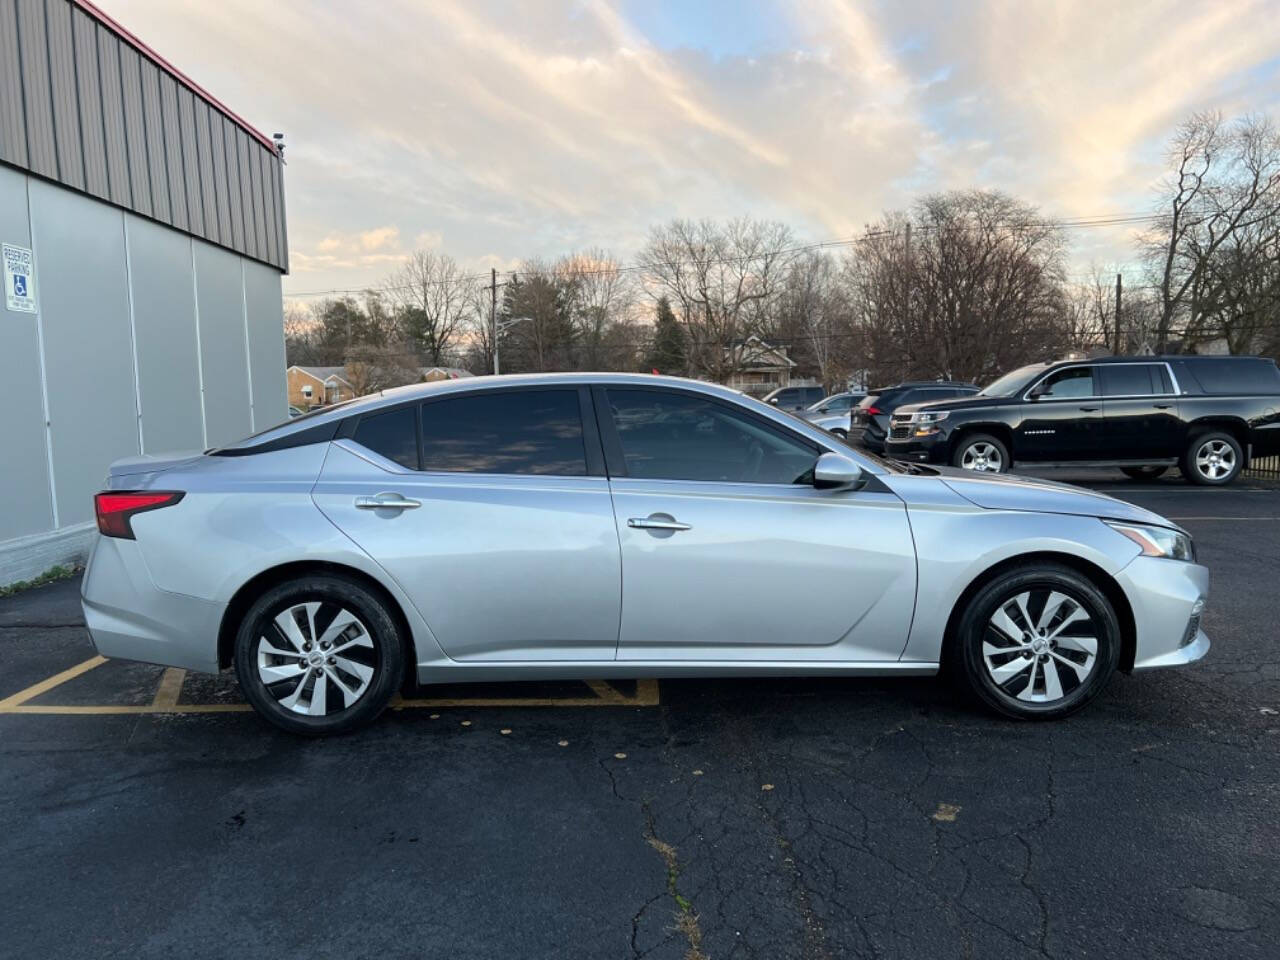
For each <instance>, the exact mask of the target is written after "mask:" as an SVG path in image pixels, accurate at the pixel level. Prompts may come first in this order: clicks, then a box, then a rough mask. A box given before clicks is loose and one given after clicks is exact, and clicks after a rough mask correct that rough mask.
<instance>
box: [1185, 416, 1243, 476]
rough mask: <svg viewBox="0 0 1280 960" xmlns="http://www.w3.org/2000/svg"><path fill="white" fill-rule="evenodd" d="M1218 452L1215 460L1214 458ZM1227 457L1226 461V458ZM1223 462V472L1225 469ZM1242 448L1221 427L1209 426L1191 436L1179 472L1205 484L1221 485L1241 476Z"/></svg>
mask: <svg viewBox="0 0 1280 960" xmlns="http://www.w3.org/2000/svg"><path fill="white" fill-rule="evenodd" d="M1215 456H1217V457H1219V459H1218V460H1216V461H1215V460H1214V459H1213V458H1214V457H1215ZM1228 461H1229V462H1228ZM1224 466H1225V472H1224ZM1243 467H1244V451H1243V450H1242V449H1241V448H1240V442H1239V441H1238V440H1236V438H1235V437H1233V436H1232V435H1231V434H1229V433H1227V432H1226V431H1223V430H1209V431H1206V432H1204V433H1198V434H1196V435H1195V436H1193V437H1192V438H1191V442H1190V443H1188V444H1187V449H1186V450H1185V451H1184V452H1183V454H1182V462H1181V465H1180V468H1181V470H1182V475H1183V476H1184V477H1186V478H1187V480H1188V481H1189V482H1191V483H1194V484H1198V485H1200V486H1205V487H1224V486H1226V485H1227V484H1228V483H1231V482H1232V481H1233V480H1235V478H1236V477H1238V476H1240V471H1241V469H1243Z"/></svg>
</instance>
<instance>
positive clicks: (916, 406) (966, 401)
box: [893, 394, 1009, 415]
mask: <svg viewBox="0 0 1280 960" xmlns="http://www.w3.org/2000/svg"><path fill="white" fill-rule="evenodd" d="M1008 402H1009V398H1008V397H979V396H977V395H976V394H969V396H967V397H952V398H951V399H949V400H930V401H929V402H928V403H904V404H903V405H902V406H900V407H896V408H894V411H893V412H894V414H895V415H896V414H900V413H901V414H907V413H915V412H916V411H917V410H982V409H984V408H986V407H998V406H1001V405H1002V404H1006V403H1008Z"/></svg>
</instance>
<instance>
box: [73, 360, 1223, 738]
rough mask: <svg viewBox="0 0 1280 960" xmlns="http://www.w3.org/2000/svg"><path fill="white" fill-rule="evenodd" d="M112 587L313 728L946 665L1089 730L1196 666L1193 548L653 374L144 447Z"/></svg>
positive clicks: (137, 638) (212, 664) (97, 563)
mask: <svg viewBox="0 0 1280 960" xmlns="http://www.w3.org/2000/svg"><path fill="white" fill-rule="evenodd" d="M96 508H97V517H98V526H99V529H100V531H101V533H100V536H99V537H98V539H97V542H96V544H95V546H94V549H93V553H92V556H91V559H90V561H89V565H88V569H87V571H86V573H85V577H84V586H83V601H84V610H85V617H86V619H87V622H88V626H89V631H90V633H91V634H92V637H93V641H94V643H95V644H96V646H97V648H98V651H99V652H100V653H102V654H103V655H104V656H108V657H122V658H127V659H133V660H144V661H148V662H151V663H159V664H166V665H171V666H177V667H185V668H187V669H189V670H203V671H210V672H212V671H217V670H220V669H224V668H227V667H229V666H232V665H234V668H235V670H236V674H237V676H238V678H239V681H240V684H241V686H242V688H243V690H244V693H245V695H246V697H247V698H248V700H249V701H250V702H251V703H252V704H253V705H254V707H256V708H257V709H258V710H259V711H260V712H261V714H262V715H263V716H264V717H266V718H267V719H268V720H270V721H271V722H273V723H275V724H277V725H278V726H280V727H283V728H285V729H287V730H290V731H294V732H297V733H304V734H322V733H332V732H337V731H342V730H347V729H351V728H353V727H356V726H358V725H360V724H363V723H366V722H368V721H369V720H371V719H373V718H374V717H375V716H377V714H378V713H379V712H380V711H381V710H382V709H383V708H384V707H385V706H386V705H387V703H388V702H389V700H390V699H391V697H392V696H393V695H394V694H395V693H396V692H397V691H398V690H399V689H400V688H401V686H402V683H403V681H404V677H405V671H406V670H407V671H409V672H410V674H411V676H412V678H413V679H414V680H416V681H417V682H419V683H424V684H429V683H453V682H458V681H469V680H526V679H541V678H583V679H587V678H607V677H654V676H658V677H690V676H713V675H714V676H724V675H733V676H747V675H788V674H809V675H817V674H821V675H836V674H839V675H844V676H867V675H922V674H933V673H936V672H938V671H939V669H940V668H941V667H943V666H944V665H945V666H947V667H949V668H951V669H949V670H948V672H949V673H951V674H953V675H954V676H956V677H957V678H958V679H959V680H960V682H961V683H962V684H963V686H964V687H965V688H967V689H968V690H969V691H970V692H971V693H972V695H973V696H974V697H975V698H976V699H977V700H978V701H980V702H982V703H984V704H985V705H986V706H988V707H990V708H991V709H993V710H995V711H998V712H999V713H1002V714H1005V715H1008V716H1012V717H1020V718H1028V719H1047V718H1053V717H1061V716H1064V715H1066V714H1068V713H1071V712H1072V711H1074V710H1076V709H1078V708H1080V707H1082V706H1083V705H1084V704H1086V703H1087V702H1089V701H1090V700H1092V699H1093V698H1094V697H1096V696H1097V695H1098V694H1099V693H1100V692H1101V690H1102V689H1103V688H1104V687H1105V686H1106V684H1107V682H1108V680H1110V678H1111V676H1112V674H1113V673H1114V672H1115V671H1116V670H1117V669H1120V670H1126V671H1130V670H1146V669H1148V668H1153V667H1166V666H1176V665H1181V664H1186V663H1190V662H1192V661H1194V660H1197V659H1199V658H1200V657H1202V656H1204V654H1205V652H1206V651H1207V650H1208V648H1209V640H1208V638H1207V637H1206V636H1205V634H1204V633H1203V632H1202V631H1201V629H1200V616H1201V611H1202V609H1203V607H1204V602H1205V597H1206V594H1207V591H1208V579H1209V577H1208V571H1207V570H1206V569H1205V568H1204V567H1203V566H1199V565H1197V564H1196V562H1195V556H1194V548H1193V546H1192V543H1191V540H1190V538H1189V537H1188V536H1187V534H1186V533H1185V532H1184V531H1182V530H1180V529H1179V528H1178V527H1176V526H1175V525H1174V524H1172V523H1170V522H1169V521H1167V520H1165V519H1163V518H1162V517H1159V516H1157V515H1156V514H1153V513H1150V512H1148V511H1146V510H1143V509H1140V508H1138V507H1135V506H1132V505H1130V504H1127V503H1124V502H1121V501H1119V500H1115V499H1112V498H1110V497H1106V496H1102V495H1100V494H1096V493H1091V492H1088V491H1085V490H1080V489H1076V488H1072V487H1067V486H1063V485H1059V484H1052V483H1046V482H1040V481H1027V480H1016V479H1011V478H1008V477H995V476H975V475H974V474H972V473H968V472H963V471H958V470H948V469H928V468H923V467H912V468H910V469H908V468H904V467H902V466H899V465H897V464H894V463H890V462H887V461H884V460H880V459H877V458H875V457H872V456H871V455H869V454H867V453H865V452H860V451H856V450H853V449H851V448H849V447H847V446H845V445H844V444H842V443H841V442H840V441H839V440H838V439H837V438H835V437H833V436H832V435H831V434H830V433H828V432H826V431H824V430H822V429H820V428H818V427H817V426H815V425H814V424H811V423H808V422H806V421H805V420H803V419H801V418H798V417H793V416H790V415H788V414H786V413H783V412H781V411H778V410H776V409H775V408H773V407H771V406H769V405H768V404H764V403H760V402H759V401H755V400H751V399H749V398H746V397H743V396H742V395H741V394H738V393H736V392H735V391H732V390H728V389H725V388H722V387H717V386H713V385H709V384H704V383H695V382H692V381H686V380H679V379H673V378H666V377H650V376H640V375H628V374H594V375H592V374H561V375H538V376H520V377H501V378H490V377H480V378H476V379H471V380H451V381H442V382H440V383H434V384H425V385H421V386H414V387H405V388H400V389H397V390H388V391H385V392H383V393H381V394H379V395H376V396H370V397H365V398H362V399H360V400H355V401H351V402H348V403H345V404H341V405H337V406H333V407H330V408H325V409H323V410H320V411H317V412H313V413H311V414H308V415H305V416H302V417H297V418H295V419H293V420H291V421H288V422H286V423H284V424H281V425H280V426H278V427H275V428H273V429H271V430H267V431H265V432H264V433H261V434H258V435H256V436H253V437H250V438H249V439H247V440H244V441H241V442H240V443H237V444H234V445H232V446H229V447H225V448H222V449H217V450H212V451H208V452H207V453H204V454H198V453H197V454H187V455H176V456H169V457H157V456H146V457H134V458H130V459H127V460H121V461H118V462H117V463H115V464H113V465H112V467H111V472H110V477H109V480H108V483H107V487H106V489H105V490H103V492H102V493H100V494H99V495H98V496H97V500H96Z"/></svg>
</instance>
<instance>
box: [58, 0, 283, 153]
mask: <svg viewBox="0 0 1280 960" xmlns="http://www.w3.org/2000/svg"><path fill="white" fill-rule="evenodd" d="M71 2H72V3H73V4H75V5H76V6H77V7H79V8H80V9H82V10H83V11H84V12H85V13H87V14H88V15H89V16H91V17H93V19H95V20H97V21H98V22H99V23H100V24H102V25H103V26H104V27H106V28H107V29H108V30H110V31H112V32H113V33H115V34H117V35H119V37H120V38H121V39H122V40H124V41H125V42H126V43H128V44H129V45H130V46H132V47H134V48H135V49H136V50H137V51H138V52H139V53H142V54H144V55H145V56H146V57H147V58H149V59H150V60H153V61H155V63H156V65H157V66H159V67H161V68H162V69H164V70H167V71H168V72H169V73H171V74H173V75H174V76H175V77H176V78H177V79H179V80H181V81H182V82H183V83H184V84H185V85H186V86H188V87H190V88H191V90H193V91H194V92H195V93H198V94H199V95H200V96H201V97H203V98H204V99H205V100H207V101H208V102H209V103H210V105H212V106H214V107H216V108H217V109H218V110H220V111H222V112H223V113H224V114H226V115H227V116H228V117H229V118H230V119H232V120H234V121H235V122H236V123H237V124H239V125H240V126H241V127H243V128H244V130H245V131H246V132H247V133H249V134H251V135H252V136H253V137H254V139H256V140H258V141H259V142H260V143H261V144H262V145H263V146H264V147H266V148H267V149H268V150H270V151H271V153H272V154H273V155H274V154H275V153H276V144H275V141H274V140H272V139H271V138H270V137H268V136H267V135H266V134H265V133H263V132H262V131H260V130H258V128H257V127H255V126H253V124H251V123H249V122H248V121H246V120H245V119H244V118H243V117H241V116H240V115H239V114H238V113H236V112H235V111H234V110H232V109H231V108H229V107H228V106H227V105H226V104H225V103H223V102H222V101H221V100H219V99H218V98H217V97H215V96H214V95H213V94H211V93H210V92H209V91H208V90H206V89H205V88H204V87H202V86H200V84H198V83H196V82H195V81H194V80H192V79H191V78H190V77H188V76H187V75H186V74H185V73H183V72H182V71H181V70H179V69H178V68H177V67H175V66H174V65H173V64H172V63H170V62H169V61H168V60H166V59H165V58H164V57H162V56H160V54H158V53H156V51H155V50H153V49H151V47H149V46H147V44H145V43H143V42H142V41H141V40H140V39H138V37H137V35H136V34H134V33H133V32H132V31H130V30H129V29H128V28H126V27H124V26H122V25H121V24H120V23H119V22H118V21H116V20H114V19H112V18H111V16H109V15H108V14H107V13H106V12H104V11H103V10H101V9H99V8H98V7H96V6H94V5H93V4H92V3H90V2H89V0H71Z"/></svg>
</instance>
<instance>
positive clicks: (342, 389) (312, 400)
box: [285, 365, 356, 410]
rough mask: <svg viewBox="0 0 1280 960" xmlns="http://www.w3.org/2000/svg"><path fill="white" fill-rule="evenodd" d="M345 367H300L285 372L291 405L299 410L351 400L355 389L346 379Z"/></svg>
mask: <svg viewBox="0 0 1280 960" xmlns="http://www.w3.org/2000/svg"><path fill="white" fill-rule="evenodd" d="M346 372H347V371H346V368H345V367H299V366H296V365H295V366H292V367H289V369H288V370H286V371H285V379H286V380H287V381H288V385H289V405H290V406H293V407H297V408H298V409H299V410H308V409H310V408H311V407H320V406H324V405H325V404H329V403H337V402H338V401H340V400H350V399H352V398H353V397H354V396H355V395H356V391H355V388H354V387H353V386H351V382H350V381H349V380H347V378H346Z"/></svg>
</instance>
